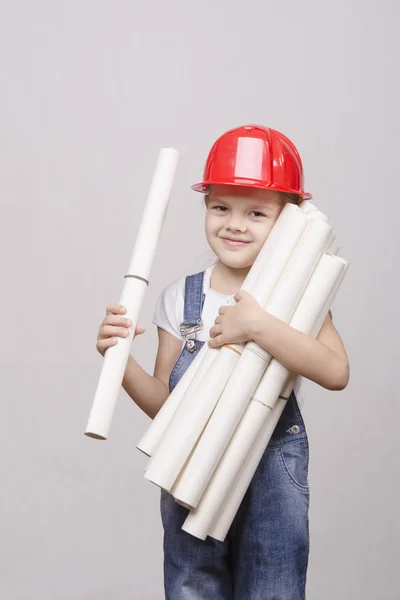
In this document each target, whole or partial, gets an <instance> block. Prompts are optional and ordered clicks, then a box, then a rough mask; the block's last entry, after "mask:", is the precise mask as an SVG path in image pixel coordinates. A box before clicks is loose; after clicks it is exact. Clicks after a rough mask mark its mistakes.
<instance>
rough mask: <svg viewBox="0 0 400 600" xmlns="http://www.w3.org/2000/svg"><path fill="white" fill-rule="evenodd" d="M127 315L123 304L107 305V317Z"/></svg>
mask: <svg viewBox="0 0 400 600" xmlns="http://www.w3.org/2000/svg"><path fill="white" fill-rule="evenodd" d="M125 313H126V308H125V306H122V304H107V308H106V316H107V315H111V314H114V315H124V314H125Z"/></svg>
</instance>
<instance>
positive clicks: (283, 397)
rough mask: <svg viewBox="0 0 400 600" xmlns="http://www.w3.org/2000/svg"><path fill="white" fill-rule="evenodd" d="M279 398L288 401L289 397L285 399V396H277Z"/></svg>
mask: <svg viewBox="0 0 400 600" xmlns="http://www.w3.org/2000/svg"><path fill="white" fill-rule="evenodd" d="M279 398H282V400H289V399H290V396H289V397H288V398H285V396H279Z"/></svg>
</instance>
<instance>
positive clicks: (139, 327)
mask: <svg viewBox="0 0 400 600" xmlns="http://www.w3.org/2000/svg"><path fill="white" fill-rule="evenodd" d="M145 331H146V329H145V327H144V325H142V324H141V323H138V324H137V325H136V329H135V335H142V333H144V332H145Z"/></svg>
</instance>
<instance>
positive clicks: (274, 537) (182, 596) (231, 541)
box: [96, 126, 349, 600]
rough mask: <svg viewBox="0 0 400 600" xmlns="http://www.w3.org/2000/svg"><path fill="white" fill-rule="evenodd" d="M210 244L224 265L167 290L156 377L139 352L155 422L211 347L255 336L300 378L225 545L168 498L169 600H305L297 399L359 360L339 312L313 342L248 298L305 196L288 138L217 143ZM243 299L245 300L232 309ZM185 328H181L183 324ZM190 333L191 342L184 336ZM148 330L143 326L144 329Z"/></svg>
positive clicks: (210, 184)
mask: <svg viewBox="0 0 400 600" xmlns="http://www.w3.org/2000/svg"><path fill="white" fill-rule="evenodd" d="M193 189H195V190H196V191H200V192H203V193H205V205H206V227H205V230H206V238H207V241H208V243H209V245H210V247H211V249H212V250H213V251H214V253H215V254H216V256H217V262H216V264H215V265H214V266H213V267H210V268H208V269H206V270H205V271H203V272H201V273H197V274H195V275H190V276H188V277H186V278H182V279H180V280H178V281H176V282H174V283H172V284H171V285H169V286H168V287H166V288H165V290H164V291H163V293H162V294H161V297H160V298H159V300H158V303H157V306H156V310H155V316H154V320H153V322H154V323H155V324H156V325H157V326H158V338H159V346H158V352H157V358H156V363H155V368H154V375H153V376H151V375H149V374H147V373H146V372H145V371H144V370H143V369H142V368H141V367H140V366H139V364H138V363H137V362H136V361H135V360H134V359H133V358H132V357H131V356H130V357H129V361H128V364H127V368H126V372H125V376H124V380H123V387H124V389H125V390H126V392H127V393H128V394H129V396H131V398H132V399H133V400H134V401H135V402H136V404H137V405H138V406H139V407H140V408H141V409H142V410H143V411H144V412H145V413H146V414H147V415H149V417H151V418H154V417H155V415H156V414H157V412H158V410H159V409H160V407H161V406H162V404H163V403H164V402H165V400H166V399H167V397H168V395H169V393H170V392H171V391H172V390H173V388H174V387H175V385H176V384H177V383H178V381H179V379H180V378H181V377H182V375H183V373H184V371H185V369H187V367H188V366H189V364H190V363H191V361H192V360H193V359H194V357H195V356H196V355H197V353H198V351H199V350H200V348H201V346H202V345H203V343H205V342H206V341H208V343H209V345H210V346H211V347H214V348H215V347H220V346H221V345H223V344H229V343H240V342H247V341H250V340H253V341H254V342H256V343H257V344H258V345H259V346H261V347H262V348H264V349H265V350H266V351H267V352H268V353H269V354H271V355H272V356H274V357H275V358H277V359H278V360H279V361H280V362H281V363H283V364H284V365H285V366H286V367H287V368H288V369H289V370H290V371H291V372H294V373H298V374H299V377H298V380H297V385H296V387H295V390H294V392H293V393H292V394H291V397H290V399H289V401H288V402H287V405H286V407H285V409H284V411H283V413H282V416H281V418H280V421H279V423H278V425H277V427H276V429H275V431H274V433H273V436H272V438H271V441H270V443H269V445H268V447H267V449H266V451H265V452H264V455H263V458H262V460H261V462H260V464H259V466H258V468H257V471H256V473H255V475H254V477H253V479H252V482H251V484H250V487H249V489H248V490H247V493H246V495H245V497H244V499H243V501H242V504H241V506H240V509H239V511H238V513H237V514H236V517H235V520H234V522H233V524H232V526H231V529H230V531H229V533H228V535H227V537H226V539H225V541H224V542H218V541H216V540H214V539H212V538H207V539H206V540H205V541H201V540H198V539H197V538H195V537H193V536H191V535H189V534H187V533H186V532H184V531H182V529H181V527H182V525H183V522H184V521H185V519H186V516H187V512H188V511H187V509H185V508H184V507H182V506H181V505H179V504H177V503H176V502H175V501H174V499H173V497H172V496H171V495H170V494H168V493H166V492H164V491H162V492H161V517H162V523H163V528H164V587H165V595H166V598H167V600H189V599H190V600H217V599H218V600H219V599H221V600H228V599H229V600H303V599H304V598H305V587H306V574H307V565H308V555H309V527H308V508H309V487H308V438H307V432H306V428H305V424H304V421H303V418H302V415H301V412H300V409H299V404H298V400H297V392H298V391H299V388H300V383H301V381H302V378H303V377H305V378H307V379H311V380H312V381H315V382H316V383H318V384H319V385H321V386H323V387H324V388H326V389H329V390H342V389H344V388H345V387H346V385H347V383H348V380H349V364H348V359H347V355H346V352H345V349H344V346H343V343H342V340H341V338H340V336H339V334H338V332H337V331H336V329H335V327H334V325H333V323H332V319H331V315H328V317H327V318H326V321H325V323H324V325H323V327H322V329H321V331H320V333H319V335H318V338H317V339H313V338H312V337H310V336H309V335H306V334H304V333H301V332H299V331H297V330H295V329H293V328H292V327H290V326H289V325H287V324H286V323H284V322H282V321H280V320H279V319H276V318H275V317H273V316H272V315H270V314H268V313H267V312H265V311H264V310H263V308H262V307H261V306H260V305H259V304H258V303H257V302H256V300H255V299H254V298H253V297H252V296H251V295H250V294H248V293H245V292H243V291H239V292H238V290H239V288H240V287H241V285H242V283H243V281H244V279H245V277H246V275H247V273H248V271H249V269H250V267H251V266H252V264H253V262H254V260H255V258H256V256H257V254H258V252H259V251H260V249H261V247H262V245H263V244H264V242H265V240H266V239H267V237H268V234H269V233H270V231H271V229H272V227H273V226H274V223H275V222H276V220H277V218H278V216H279V214H280V212H281V210H282V208H283V206H284V205H285V203H286V202H294V203H298V202H299V201H301V199H302V198H310V197H311V196H310V195H309V194H304V191H303V173H302V165H301V160H300V156H299V154H298V152H297V150H296V148H295V147H294V146H293V144H292V142H291V141H290V140H288V138H286V137H285V136H284V135H282V134H281V133H279V132H277V131H275V130H273V129H268V128H264V127H258V126H245V127H239V128H236V129H233V130H231V131H228V132H227V133H225V134H224V135H222V136H221V137H220V138H219V139H218V140H217V141H216V142H215V144H214V146H213V147H212V149H211V151H210V154H209V157H208V160H207V163H206V166H205V170H204V181H203V182H202V183H200V184H197V185H195V186H193ZM232 297H234V298H235V300H236V305H234V306H229V307H228V306H224V305H226V304H227V302H228V301H229V300H230V299H231V298H232ZM125 312H126V310H125V308H124V307H123V306H121V305H118V304H110V305H108V306H107V311H106V317H105V319H104V321H103V322H102V324H101V325H100V327H99V333H98V338H97V346H96V347H97V350H98V351H99V352H100V353H101V354H102V355H104V352H105V350H106V349H107V348H108V347H109V346H112V345H113V344H115V343H117V341H118V340H117V338H118V337H124V336H126V335H128V329H127V328H128V327H130V325H131V324H132V323H131V322H130V321H128V320H127V319H126V318H125V317H123V316H122V315H123V314H124V313H125ZM182 326H183V329H182V330H181V327H182ZM185 329H186V337H183V336H182V333H181V331H182V332H183V333H185ZM143 331H144V328H143V327H142V326H141V325H138V326H137V329H136V334H137V335H138V334H140V333H143Z"/></svg>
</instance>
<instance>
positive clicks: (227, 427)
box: [171, 219, 332, 507]
mask: <svg viewBox="0 0 400 600" xmlns="http://www.w3.org/2000/svg"><path fill="white" fill-rule="evenodd" d="M331 233H332V228H331V227H330V226H329V225H328V224H327V223H325V222H324V221H323V220H320V219H313V220H311V221H310V222H309V223H308V224H307V227H306V229H305V230H304V233H303V235H302V236H301V238H300V240H299V242H298V244H297V246H296V248H295V250H294V252H293V254H292V256H291V257H290V260H289V262H288V263H287V265H286V268H285V269H284V271H283V273H282V275H281V277H280V279H279V281H278V284H277V286H276V288H275V290H274V292H273V294H272V295H271V297H270V299H269V301H268V302H267V305H266V308H265V310H266V311H267V312H268V313H269V314H271V315H273V316H275V317H277V318H279V319H280V320H282V321H285V322H289V321H290V319H291V317H292V315H293V313H294V311H295V309H296V306H297V305H298V302H299V300H300V298H301V296H302V294H303V292H304V290H305V288H306V285H307V283H308V281H309V279H310V277H311V275H312V273H313V271H314V269H315V267H316V265H317V263H318V261H319V259H320V258H321V255H322V253H323V252H324V251H326V250H328V248H329V247H330V245H331ZM271 358H272V357H271V356H270V355H269V354H268V353H267V352H265V351H264V350H262V349H261V348H259V347H258V346H257V345H256V344H254V343H253V342H249V343H248V344H246V347H245V348H244V350H243V353H242V356H241V357H240V360H239V361H238V364H237V365H236V368H235V370H234V372H233V373H232V376H231V377H230V379H229V382H228V384H227V386H226V388H225V390H224V392H223V394H222V395H221V397H220V399H219V401H218V404H217V405H216V407H215V410H214V412H213V414H212V417H211V419H210V421H209V422H208V424H207V427H206V428H205V430H204V432H203V434H202V436H201V439H200V440H199V443H198V445H197V447H196V450H195V451H194V453H193V455H192V457H191V459H190V461H189V462H188V464H187V465H186V467H185V470H184V472H183V473H182V474H181V477H180V480H179V482H177V483H176V485H175V486H174V487H173V489H172V490H171V492H172V493H173V495H174V497H175V498H176V499H178V500H180V501H181V502H184V503H185V504H187V505H188V506H191V507H196V506H197V504H198V502H199V500H200V498H201V495H202V494H203V492H204V490H205V488H206V486H207V484H208V482H209V480H210V478H211V476H212V474H213V472H214V469H215V467H216V466H217V464H218V462H219V460H220V458H221V456H222V454H223V452H224V450H225V448H226V446H227V444H228V442H229V440H230V438H231V436H232V434H233V432H234V430H235V428H236V426H237V424H238V423H239V421H240V418H241V416H242V414H243V412H244V410H245V408H246V405H247V403H248V401H249V399H250V397H251V395H252V394H253V392H254V390H255V389H256V386H257V384H258V382H259V381H260V379H261V377H262V375H263V373H264V371H265V369H266V367H267V365H268V364H269V361H270V360H271Z"/></svg>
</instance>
